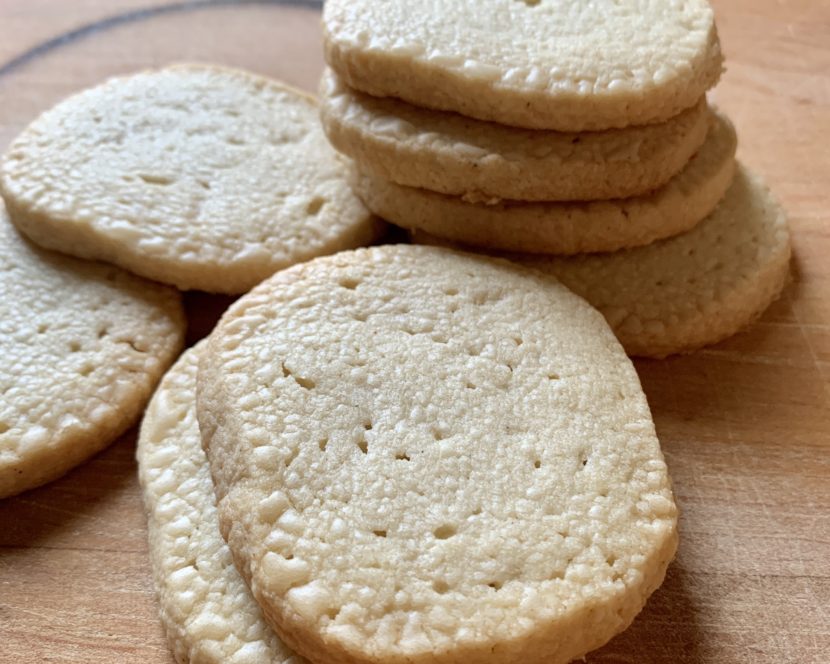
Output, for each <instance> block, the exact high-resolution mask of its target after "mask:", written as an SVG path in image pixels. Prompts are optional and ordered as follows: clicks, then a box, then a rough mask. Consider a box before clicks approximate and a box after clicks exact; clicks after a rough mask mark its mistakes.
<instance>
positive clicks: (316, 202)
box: [305, 196, 326, 216]
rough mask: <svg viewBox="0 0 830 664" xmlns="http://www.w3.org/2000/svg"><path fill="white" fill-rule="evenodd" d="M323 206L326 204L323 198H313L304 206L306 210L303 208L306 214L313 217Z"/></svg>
mask: <svg viewBox="0 0 830 664" xmlns="http://www.w3.org/2000/svg"><path fill="white" fill-rule="evenodd" d="M325 204H326V199H325V198H322V197H320V196H315V197H314V198H312V199H311V200H310V201H309V202H308V205H306V208H305V211H306V214H309V215H312V216H313V215H315V214H317V213H319V212H320V210H322V209H323V206H324V205H325Z"/></svg>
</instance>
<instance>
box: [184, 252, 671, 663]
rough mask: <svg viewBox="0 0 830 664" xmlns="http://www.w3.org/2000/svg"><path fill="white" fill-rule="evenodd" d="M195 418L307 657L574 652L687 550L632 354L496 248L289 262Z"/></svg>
mask: <svg viewBox="0 0 830 664" xmlns="http://www.w3.org/2000/svg"><path fill="white" fill-rule="evenodd" d="M197 413H198V418H199V424H200V427H201V434H202V438H203V442H204V445H205V449H206V450H207V453H208V458H209V462H210V466H211V473H212V476H213V479H214V485H215V486H216V490H217V497H218V501H219V502H218V505H219V518H220V526H221V528H222V532H223V535H224V536H225V537H226V539H227V540H228V543H229V546H230V548H231V550H232V552H233V554H234V558H235V561H236V564H237V567H238V568H239V569H240V570H241V572H242V573H243V575H244V576H245V577H246V578H247V580H248V582H249V584H250V586H251V588H252V592H253V594H254V596H255V598H256V599H257V601H258V603H259V604H260V605H261V606H262V607H263V612H264V613H265V615H266V618H267V619H268V620H269V622H270V623H272V624H273V625H274V627H275V629H276V631H277V633H278V634H279V636H280V637H281V638H282V639H283V640H284V641H285V642H286V643H288V644H289V645H290V646H291V647H292V648H294V649H295V650H296V651H297V652H299V653H301V654H303V655H305V656H306V657H308V658H309V659H310V660H312V661H315V662H379V661H382V662H389V663H390V664H391V663H396V664H398V663H400V664H403V662H408V663H410V664H413V663H419V662H435V663H442V662H476V661H482V662H484V661H486V662H547V663H558V662H568V661H570V660H571V659H572V658H575V657H579V656H581V655H582V654H584V653H585V652H587V651H589V650H591V649H593V648H596V647H598V646H600V645H601V644H603V643H605V642H606V641H607V640H608V639H610V638H611V637H612V636H613V635H614V634H616V633H617V632H619V631H620V630H622V629H624V628H625V627H626V626H627V625H628V624H629V622H630V621H631V620H632V619H633V617H634V616H635V615H636V614H637V612H638V611H639V610H640V609H641V607H642V606H643V603H644V602H645V600H646V598H647V597H648V595H649V594H650V593H651V592H652V591H653V590H654V589H655V588H656V587H657V586H658V585H659V584H660V583H661V581H662V579H663V576H664V573H665V569H666V565H667V564H668V561H669V560H670V559H671V557H672V555H673V553H674V550H675V547H676V512H675V505H674V501H673V497H672V492H671V488H670V485H669V479H668V475H667V469H666V466H665V463H664V461H663V458H662V455H661V452H660V447H659V444H658V441H657V438H656V436H655V433H654V427H653V424H652V421H651V415H650V413H649V410H648V406H647V404H646V401H645V398H644V395H643V393H642V390H641V388H640V384H639V381H638V379H637V376H636V373H635V372H634V369H633V367H632V365H631V363H630V361H629V360H628V359H627V358H626V357H625V355H624V353H623V350H622V348H621V347H620V346H619V344H618V342H617V341H616V339H615V338H614V335H613V333H612V332H611V330H610V329H609V328H608V326H607V325H606V324H605V321H604V320H603V319H602V316H601V315H600V314H599V313H598V312H597V311H596V310H594V309H592V308H591V307H589V306H588V305H587V304H586V303H585V302H584V301H583V300H582V299H580V298H578V297H576V296H575V295H573V294H572V293H570V292H569V291H568V290H567V289H565V288H563V287H562V286H561V285H560V284H558V282H556V281H555V280H552V279H550V278H549V277H545V276H544V275H541V274H539V273H536V272H533V271H530V270H525V269H523V268H521V267H519V266H515V265H512V264H510V263H508V262H506V261H494V260H493V259H490V258H486V257H481V256H474V255H471V254H461V253H458V252H452V251H449V250H445V249H436V248H432V247H415V246H407V245H386V246H383V247H377V248H373V249H369V250H359V251H354V252H344V253H341V254H338V255H336V256H332V257H327V258H323V259H318V260H315V261H312V262H310V263H307V264H305V265H302V266H296V267H295V268H290V269H288V270H285V271H283V272H281V273H279V274H277V275H275V276H274V277H272V278H271V279H269V280H268V281H266V282H265V283H264V284H262V285H260V286H259V287H257V288H256V289H254V290H253V291H252V292H251V293H249V294H248V295H247V296H245V297H244V298H243V299H242V300H239V301H238V302H237V303H236V304H235V305H234V306H233V307H232V309H231V310H230V313H229V314H227V315H226V317H225V318H224V319H223V322H222V323H221V325H220V327H219V328H217V331H216V332H215V333H214V334H213V335H212V337H211V340H210V342H209V345H208V352H206V353H204V354H203V355H202V358H201V362H200V367H199V378H198V391H197Z"/></svg>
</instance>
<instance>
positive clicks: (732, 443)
mask: <svg viewBox="0 0 830 664" xmlns="http://www.w3.org/2000/svg"><path fill="white" fill-rule="evenodd" d="M298 4H301V2H300V1H299V0H297V1H295V2H293V3H291V2H289V3H287V4H286V3H281V2H278V1H275V0H271V1H270V2H269V1H262V2H247V3H238V4H234V3H228V2H222V3H215V2H214V3H211V2H183V3H171V2H169V1H165V0H155V1H154V0H121V1H118V2H114V1H113V0H71V1H70V0H0V149H3V148H5V145H6V144H7V142H8V141H9V140H10V139H11V138H12V137H13V136H14V134H15V133H16V132H18V131H19V130H20V129H21V128H22V127H23V126H24V125H25V124H26V123H27V122H28V121H30V120H31V119H32V118H33V117H34V116H35V115H36V114H37V113H39V112H40V111H42V110H44V109H46V108H47V107H49V106H50V105H52V104H53V103H55V102H56V101H58V100H59V99H61V98H62V97H64V96H65V95H67V94H68V93H70V92H72V91H75V90H78V89H80V88H83V87H85V86H88V85H91V84H93V83H96V82H97V81H99V80H101V79H102V78H104V77H106V76H109V75H112V74H117V73H123V72H128V71H132V70H135V69H139V68H142V67H147V66H153V65H160V64H163V63H165V62H169V61H176V60H179V61H181V60H190V61H193V60H203V61H216V62H221V63H225V64H230V65H237V66H242V67H247V68H250V69H252V70H255V71H259V72H262V73H265V74H269V75H272V76H276V77H279V78H282V79H285V80H287V81H289V82H292V83H294V84H297V85H300V86H303V87H306V88H309V89H312V90H313V89H314V88H315V87H316V79H317V77H318V75H319V72H320V71H321V67H322V58H321V49H320V35H319V17H318V14H317V12H316V10H314V9H313V8H303V7H299V6H297V5H298ZM290 5H293V6H290ZM715 7H716V10H717V14H718V24H719V29H720V34H721V39H722V42H723V46H724V50H725V53H726V56H727V73H726V75H725V76H724V78H723V80H722V82H721V84H720V86H719V87H718V89H717V91H716V92H715V94H714V98H715V100H716V101H717V102H718V103H719V104H720V105H721V107H722V108H723V109H725V110H726V111H727V112H728V113H729V114H730V116H731V117H732V118H733V120H734V121H735V123H736V125H737V127H738V132H739V136H740V141H741V143H740V148H739V154H740V157H741V158H742V159H743V160H745V161H746V162H747V163H748V164H750V165H751V166H752V167H753V168H754V169H756V170H757V171H759V172H760V173H762V174H763V175H764V176H765V177H766V178H767V180H768V181H769V183H770V184H771V185H772V187H773V189H774V190H775V192H776V193H777V195H778V196H779V197H780V199H781V200H782V201H783V203H784V205H785V206H786V208H787V210H788V211H789V213H790V220H791V227H792V232H793V242H794V245H795V254H796V257H795V260H794V264H793V270H792V272H793V282H792V284H791V285H790V287H788V289H787V290H786V292H785V294H784V296H783V297H782V298H781V300H780V301H779V302H777V303H776V304H775V305H773V307H772V308H771V309H770V310H769V311H768V312H767V313H766V315H765V316H764V317H763V319H762V320H761V321H760V322H759V323H757V324H755V325H753V326H752V327H751V328H750V329H749V330H747V331H746V332H744V333H742V334H740V335H738V336H736V337H734V338H733V339H731V340H729V341H727V342H725V343H722V344H720V345H718V346H716V347H713V348H709V349H706V350H703V351H700V352H697V353H694V354H692V355H689V356H685V357H679V358H673V359H669V360H665V361H638V362H637V363H636V365H637V369H638V371H639V373H640V376H641V379H642V382H643V386H644V388H645V391H646V393H647V395H648V397H649V401H650V403H651V406H652V410H653V413H654V419H655V421H656V424H657V429H658V433H659V435H660V439H661V441H662V443H663V447H664V450H665V453H666V457H667V460H668V462H669V466H670V470H671V472H672V476H673V478H674V483H675V491H676V495H677V500H678V503H679V505H680V508H681V511H682V515H681V520H680V531H681V545H680V551H679V554H678V557H677V560H676V562H675V563H674V564H673V565H672V567H671V568H670V570H669V574H668V577H667V580H666V583H665V584H664V586H663V587H662V588H661V589H660V590H659V591H658V592H657V593H656V594H655V595H654V596H653V598H652V599H651V601H650V602H649V604H648V606H647V607H646V609H645V610H644V612H643V613H642V614H641V615H640V616H639V617H638V618H637V620H636V621H635V623H634V625H633V626H632V627H631V628H630V629H629V630H628V631H627V632H625V633H624V634H623V635H621V636H619V637H618V638H616V639H614V640H613V641H612V642H611V643H610V644H608V645H607V646H606V647H605V648H603V649H602V650H600V651H598V652H597V653H594V654H592V655H591V656H589V657H588V662H591V663H618V664H651V663H655V664H658V663H659V664H669V663H672V664H674V663H679V664H693V663H698V662H713V663H718V664H731V663H738V662H751V663H762V664H763V663H770V664H773V663H774V664H783V663H789V662H792V663H798V664H808V663H816V664H819V663H821V664H825V663H827V662H830V455H828V451H829V448H830V220H828V216H830V213H829V212H828V208H829V207H830V197H829V195H828V192H830V3H828V2H825V1H817V0H789V1H787V0H779V1H774V0H719V1H717V2H715ZM159 8H161V10H160V9H159ZM62 35H63V36H62ZM27 54H28V55H27ZM21 56H22V57H21ZM6 63H10V64H6ZM0 297H2V294H0ZM227 302H228V300H227V299H224V300H221V299H220V300H217V299H215V298H212V297H209V296H205V295H198V294H196V295H191V296H189V297H188V307H189V310H190V312H191V315H192V320H193V321H194V327H193V329H192V330H191V335H190V336H191V339H195V338H197V337H198V336H199V335H200V334H203V333H205V332H206V331H207V330H209V329H210V325H211V324H212V320H213V318H214V316H215V315H216V313H217V312H218V311H221V308H222V307H223V306H225V305H226V304H227ZM0 662H3V663H15V664H20V663H23V662H95V663H107V664H112V663H121V662H123V663H133V662H136V663H138V662H141V663H142V664H162V663H166V664H170V662H172V659H171V657H170V655H169V654H168V650H167V647H166V643H165V640H164V636H163V633H162V630H161V627H160V624H159V622H158V619H157V614H156V606H155V598H154V595H153V589H152V584H151V579H150V571H149V566H148V558H147V544H146V532H145V522H144V516H143V512H142V506H141V497H140V491H139V488H138V482H137V479H136V465H135V461H134V435H127V436H125V437H124V438H123V439H122V440H120V441H119V442H117V443H116V444H115V445H113V446H112V447H111V448H110V449H108V450H106V451H105V452H103V453H101V454H99V455H98V456H97V457H95V458H94V459H93V460H92V461H90V462H89V463H87V464H86V465H84V466H82V467H80V468H78V469H77V470H75V471H74V472H72V473H70V474H69V475H67V476H66V477H65V478H63V479H61V480H59V481H57V482H55V483H53V484H51V485H49V486H46V487H44V488H41V489H37V490H34V491H30V492H28V493H26V494H24V495H22V496H19V497H17V498H12V499H8V500H5V501H0Z"/></svg>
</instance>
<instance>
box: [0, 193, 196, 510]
mask: <svg viewBox="0 0 830 664" xmlns="http://www.w3.org/2000/svg"><path fill="white" fill-rule="evenodd" d="M0 280H2V292H3V297H2V298H0V321H2V323H0V325H2V334H0V355H2V357H3V366H2V369H0V387H2V390H0V393H2V396H0V497H4V496H9V495H13V494H16V493H19V492H21V491H24V490H26V489H30V488H33V487H35V486H39V485H41V484H44V483H46V482H49V481H51V480H53V479H56V478H57V477H59V476H61V475H63V474H64V473H65V472H67V471H68V470H69V469H70V468H72V467H74V466H76V465H78V464H79V463H81V462H82V461H84V460H85V459H86V458H88V457H90V456H92V455H93V454H95V453H96V452H98V451H99V450H101V449H103V448H104V447H106V446H107V445H108V444H110V443H111V442H113V441H114V440H115V439H116V438H117V437H118V436H119V435H120V434H121V433H123V432H124V431H125V430H126V429H127V428H128V427H130V426H132V424H134V423H135V421H136V420H137V419H138V417H139V415H140V413H141V411H142V409H143V408H144V404H145V403H146V402H147V399H149V397H150V394H151V393H152V391H153V388H154V387H155V385H156V382H157V381H158V379H159V378H160V377H161V375H162V374H163V373H164V371H165V369H167V367H168V366H169V365H170V364H171V363H172V362H173V360H174V359H175V357H176V354H177V353H178V351H179V349H180V348H181V344H182V340H183V337H184V329H185V320H184V313H183V311H182V305H181V298H180V295H179V293H178V292H176V291H175V290H174V289H172V288H168V287H166V286H161V285H159V284H155V283H152V282H149V281H146V280H144V279H141V278H139V277H135V276H133V275H131V274H129V273H127V272H124V271H123V270H120V269H118V268H116V267H112V266H109V265H102V264H99V263H89V262H86V261H81V260H77V259H75V258H69V257H66V256H61V255H58V254H55V253H52V252H49V251H44V250H42V249H39V248H37V247H35V246H33V245H32V244H31V243H30V242H29V241H28V240H25V239H24V238H23V237H21V236H20V235H19V233H18V232H17V231H16V230H15V229H14V227H13V226H12V225H11V224H10V223H9V220H8V218H7V216H6V214H5V211H3V210H2V206H0Z"/></svg>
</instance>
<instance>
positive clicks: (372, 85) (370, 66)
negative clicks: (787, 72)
mask: <svg viewBox="0 0 830 664" xmlns="http://www.w3.org/2000/svg"><path fill="white" fill-rule="evenodd" d="M323 30H324V46H325V54H326V60H327V62H328V63H329V65H330V66H331V67H332V69H334V70H335V71H336V72H337V73H338V74H339V75H340V76H342V77H343V79H344V81H345V82H346V84H347V85H348V86H349V87H352V88H355V89H357V90H362V91H363V92H367V93H369V94H372V95H375V96H378V97H397V98H399V99H403V100H404V101H407V102H409V103H410V104H414V105H416V106H423V107H425V108H434V109H441V110H446V111H455V112H457V113H460V114H462V115H466V116H469V117H474V118H479V119H482V120H490V121H493V122H499V123H501V124H505V125H512V126H516V127H527V128H530V129H554V130H557V131H594V130H600V129H610V128H615V127H616V128H619V127H627V126H630V125H639V124H651V123H655V122H665V121H666V120H668V119H669V118H671V117H674V116H675V115H677V114H679V113H680V112H681V111H683V110H685V109H687V108H690V107H692V106H694V105H695V104H696V103H697V101H698V100H699V99H700V98H701V97H702V96H703V95H704V93H705V92H706V90H707V89H709V88H710V87H712V86H714V85H715V83H717V80H718V78H719V77H720V73H721V67H722V56H721V50H720V43H719V41H718V35H717V29H716V28H715V17H714V12H713V10H712V7H711V6H710V4H709V3H708V2H707V1H706V0H683V2H647V3H643V2H639V1H637V0H598V1H595V2H573V0H541V1H540V0H432V1H431V2H423V0H387V1H386V2H376V1H375V0H328V1H327V2H326V3H325V5H324V8H323Z"/></svg>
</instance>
